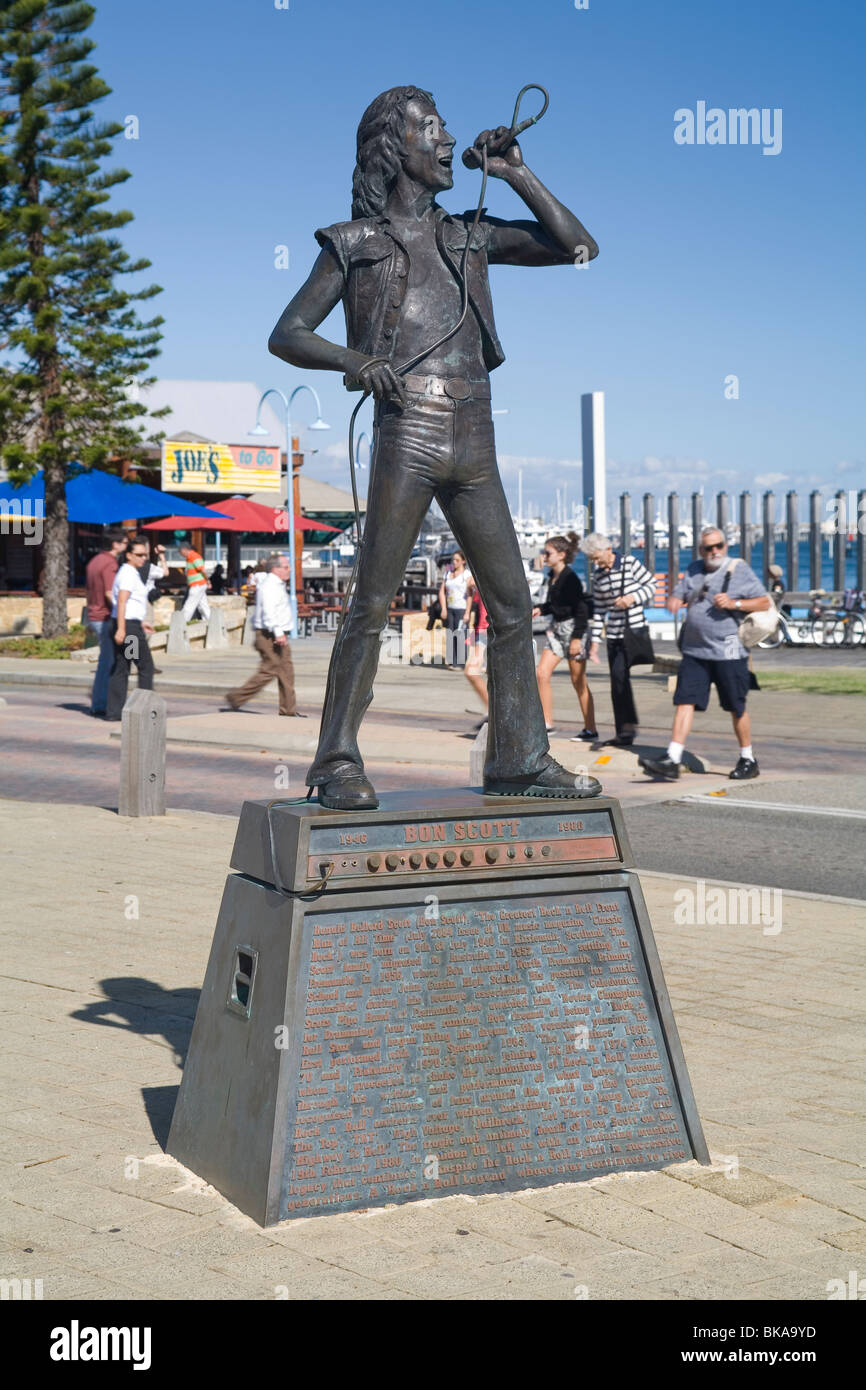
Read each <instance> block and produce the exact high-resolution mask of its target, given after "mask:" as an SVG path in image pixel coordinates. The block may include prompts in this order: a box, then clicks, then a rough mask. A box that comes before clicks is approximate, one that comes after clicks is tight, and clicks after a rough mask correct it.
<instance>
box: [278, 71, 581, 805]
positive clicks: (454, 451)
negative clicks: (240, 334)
mask: <svg viewBox="0 0 866 1390" xmlns="http://www.w3.org/2000/svg"><path fill="white" fill-rule="evenodd" d="M454 144H455V141H454V139H453V137H452V136H451V135H450V134H449V133H448V131H447V130H446V129H445V122H444V121H443V119H442V117H441V116H440V115H439V113H438V111H437V110H436V106H435V103H434V101H433V98H432V96H431V95H430V93H429V92H424V91H421V90H420V89H418V88H416V87H394V88H392V89H391V90H390V91H387V92H383V93H382V95H381V96H378V97H377V98H376V100H375V101H374V102H372V103H371V105H370V106H369V107H368V108H367V110H366V111H365V112H364V115H363V118H362V120H361V124H360V125H359V127H358V153H357V164H356V167H355V176H354V181H353V199H352V220H351V221H350V222H339V223H336V224H335V225H333V226H331V227H325V228H323V229H321V230H319V231H317V232H316V239H317V241H318V242H319V245H320V246H321V248H322V250H321V252H320V254H319V257H318V259H317V261H316V263H315V265H314V266H313V269H312V272H311V273H310V276H309V278H308V279H307V281H306V283H305V284H304V285H303V286H302V287H301V289H300V290H299V291H298V293H297V294H296V295H295V297H294V299H293V300H292V301H291V303H290V304H289V305H288V307H287V308H286V310H285V312H284V313H283V315H282V317H281V318H280V320H279V322H278V324H277V326H276V328H275V329H274V331H273V333H272V335H271V339H270V342H269V347H270V350H271V352H273V353H275V354H276V356H277V357H281V358H283V360H284V361H286V362H290V363H292V364H293V365H294V366H296V367H321V368H325V369H329V370H331V371H341V372H343V373H344V374H345V379H346V383H347V385H351V386H357V385H360V386H361V387H362V388H363V389H365V390H367V391H370V392H371V393H372V394H373V396H374V397H375V401H376V406H375V418H374V450H373V460H372V465H371V474H370V488H369V494H368V497H367V515H366V523H365V528H364V535H363V539H362V541H361V552H360V557H359V564H358V576H357V587H356V590H355V595H354V598H353V601H352V603H351V606H350V608H349V612H348V614H347V617H346V621H345V623H344V624H343V627H342V629H341V631H340V634H339V637H338V639H337V649H336V651H335V652H334V655H333V660H332V666H331V683H330V688H329V695H328V698H327V702H326V707H325V711H324V716H323V722H322V732H321V738H320V740H319V747H318V750H317V752H316V757H315V760H314V762H313V765H312V767H311V768H310V770H309V772H308V773H307V779H306V780H307V785H308V786H315V787H317V788H318V798H319V801H320V803H321V804H322V805H323V806H328V807H331V808H333V809H335V810H366V809H373V808H375V807H376V806H377V805H378V802H377V799H376V793H375V791H374V789H373V787H372V786H371V784H370V782H369V781H368V779H367V777H366V776H365V775H364V765H363V761H362V759H361V755H360V753H359V751H358V743H357V735H358V728H359V726H360V723H361V718H362V716H363V714H364V711H365V710H366V708H367V706H368V705H369V703H370V701H371V700H372V698H373V679H374V676H375V673H376V665H377V661H378V656H379V634H380V633H381V631H382V628H383V627H384V626H385V623H386V622H387V618H388V609H389V606H390V603H391V600H392V599H393V597H394V594H395V593H396V591H397V588H398V585H399V584H400V581H401V579H402V577H403V573H404V571H405V568H406V564H407V561H408V560H409V557H410V555H411V553H412V548H413V546H414V544H415V542H416V540H417V538H418V533H419V531H420V529H421V523H422V521H423V519H424V516H425V515H426V513H427V510H428V508H429V507H430V504H431V502H432V500H433V498H434V497H435V498H436V500H437V502H438V503H439V505H440V507H441V508H442V511H443V512H444V514H445V516H446V518H447V520H448V523H449V525H450V527H451V529H452V531H453V532H454V535H455V537H456V538H457V541H458V544H459V545H460V547H461V549H462V550H463V551H464V553H465V555H466V557H467V559H468V561H469V565H470V568H471V570H472V573H473V575H474V577H475V579H476V581H477V583H478V587H479V590H480V592H481V594H482V596H483V598H484V602H485V604H486V606H487V610H488V614H489V621H490V641H489V647H488V671H489V691H490V716H489V726H488V728H489V732H488V744H487V760H486V763H485V768H484V791H485V793H487V794H496V795H503V796H513V795H527V796H547V797H552V796H554V797H586V796H595V795H597V794H598V792H600V791H601V786H600V784H599V783H598V782H597V781H596V780H595V779H594V778H590V777H586V776H578V777H575V776H574V774H572V773H569V772H567V771H566V770H565V769H564V768H562V767H560V765H559V764H558V763H557V762H555V761H554V759H553V758H552V757H551V756H550V752H549V745H548V741H547V734H546V732H545V724H544V715H543V713H542V709H541V703H540V700H539V697H538V688H537V684H536V679H535V662H534V650H533V643H532V619H531V605H530V597H529V589H528V586H527V583H526V577H525V575H524V572H523V566H522V563H521V559H520V552H519V548H518V544H517V538H516V536H515V532H514V526H513V523H512V520H511V514H510V512H509V508H508V503H507V501H506V498H505V493H504V491H503V488H502V482H501V479H500V477H499V471H498V468H497V464H496V448H495V442H494V437H493V421H492V418H491V409H490V378H489V373H490V372H491V371H492V370H493V368H494V367H498V366H499V364H500V363H501V362H502V361H503V360H504V354H503V351H502V348H501V346H500V343H499V339H498V337H497V334H496V326H495V323H494V320H493V305H492V301H491V296H490V285H489V282H488V278H487V267H488V264H494V265H526V266H547V265H572V264H573V263H574V261H575V259H576V258H577V257H579V258H580V259H581V260H590V259H592V258H593V257H594V256H596V255H597V254H598V247H597V246H596V243H595V242H594V241H593V239H592V237H591V236H590V235H589V233H588V232H587V231H586V230H585V229H584V227H583V226H582V225H581V223H580V222H579V221H578V219H577V218H576V217H575V216H574V214H573V213H572V212H569V210H568V208H566V207H564V206H563V204H562V203H560V202H558V200H557V199H556V198H554V196H553V194H552V193H550V192H549V191H548V190H547V189H546V188H545V187H544V185H543V184H542V183H541V181H540V180H539V179H538V178H536V176H535V174H533V173H532V172H531V171H530V170H529V169H528V168H527V167H526V165H525V164H524V162H523V157H522V155H521V152H520V148H519V146H518V145H517V143H516V141H515V140H514V138H513V136H512V133H511V132H510V131H508V130H506V129H505V128H504V127H499V128H498V129H497V130H495V131H492V132H491V131H483V132H482V133H481V134H480V135H479V136H478V139H477V140H476V142H475V146H474V148H475V149H476V150H477V151H479V152H480V151H481V149H482V147H483V146H485V145H486V148H487V155H488V172H489V173H490V174H491V175H493V177H495V178H501V179H504V180H505V182H506V183H508V184H510V186H511V187H512V188H513V189H514V190H515V192H516V193H518V194H519V195H520V197H521V198H522V199H523V201H524V202H525V203H526V205H527V207H528V208H529V211H530V213H531V214H532V217H531V218H529V219H527V220H525V221H515V222H506V221H503V220H501V219H500V218H498V217H489V216H487V215H486V214H484V215H483V216H482V217H481V219H480V221H479V223H478V226H477V229H476V231H475V233H474V236H473V238H472V242H471V245H470V247H469V249H468V253H467V255H466V281H467V289H468V298H469V311H468V313H467V314H466V317H465V319H464V321H463V323H462V326H461V327H460V328H459V330H458V331H457V332H456V333H454V334H453V335H451V336H448V337H447V341H445V342H444V343H443V344H442V346H441V347H439V348H434V350H433V351H426V349H429V347H430V346H431V345H433V344H435V343H436V342H438V340H440V339H441V338H443V337H445V336H446V335H448V333H449V329H450V328H452V326H453V325H454V324H455V323H456V322H457V321H458V319H459V317H460V312H461V307H462V282H461V277H460V266H461V258H462V256H463V253H464V249H465V247H466V240H467V237H468V236H469V234H470V231H471V228H472V224H473V213H471V212H469V213H463V214H461V215H458V216H451V215H449V214H448V213H447V212H445V211H444V210H443V209H442V208H441V207H440V206H439V205H438V204H437V202H436V195H437V193H439V192H441V191H442V190H444V189H448V188H451V187H452V186H453V178H452V172H451V165H452V154H453V149H454ZM340 300H342V301H343V308H344V310H345V315H346V334H347V340H348V342H347V346H346V347H340V346H339V345H338V344H336V343H332V342H329V341H328V340H327V339H325V338H322V337H320V336H319V335H318V334H317V333H316V329H317V327H318V326H319V324H320V323H321V322H322V321H323V319H325V318H326V317H327V315H328V314H329V313H330V312H331V310H332V309H333V308H334V307H335V305H337V304H338V303H339V302H340ZM419 356H420V360H417V361H416V359H419ZM400 364H410V366H411V370H409V371H408V372H405V373H404V374H401V371H400Z"/></svg>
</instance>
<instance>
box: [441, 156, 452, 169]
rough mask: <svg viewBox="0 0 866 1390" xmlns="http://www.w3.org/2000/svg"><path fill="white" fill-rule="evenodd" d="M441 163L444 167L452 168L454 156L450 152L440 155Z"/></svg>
mask: <svg viewBox="0 0 866 1390" xmlns="http://www.w3.org/2000/svg"><path fill="white" fill-rule="evenodd" d="M439 163H440V164H441V165H442V167H443V169H450V168H451V166H452V165H453V163H454V156H453V155H450V154H443V155H440V156H439Z"/></svg>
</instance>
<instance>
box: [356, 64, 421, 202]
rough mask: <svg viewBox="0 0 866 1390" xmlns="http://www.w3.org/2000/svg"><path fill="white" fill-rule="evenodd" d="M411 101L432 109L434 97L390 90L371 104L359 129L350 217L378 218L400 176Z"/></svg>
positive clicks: (406, 89) (408, 89)
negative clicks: (419, 99)
mask: <svg viewBox="0 0 866 1390" xmlns="http://www.w3.org/2000/svg"><path fill="white" fill-rule="evenodd" d="M413 97H423V98H424V99H425V101H429V102H430V104H431V106H432V105H433V104H434V103H433V97H432V96H431V95H430V93H429V92H425V91H422V89H421V88H420V87H391V88H389V90H388V91H387V92H382V93H381V95H380V96H377V97H376V99H375V101H371V102H370V105H369V106H368V107H367V109H366V111H365V112H364V114H363V116H362V117H361V123H360V125H359V126H358V147H357V156H356V164H355V173H354V175H353V177H352V217H353V219H354V218H356V217H379V216H380V215H381V214H382V213H383V212H384V211H385V204H386V202H387V201H388V194H389V193H390V192H391V189H392V188H393V187H394V184H395V183H396V181H397V175H398V174H399V172H400V168H401V164H400V156H401V155H402V153H403V148H404V147H403V128H404V122H405V119H406V107H407V105H408V103H409V102H410V101H412V99H413Z"/></svg>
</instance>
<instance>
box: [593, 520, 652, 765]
mask: <svg viewBox="0 0 866 1390" xmlns="http://www.w3.org/2000/svg"><path fill="white" fill-rule="evenodd" d="M580 548H581V550H582V551H583V553H584V555H586V556H587V558H588V559H589V560H590V561H591V563H592V566H593V571H592V601H593V604H594V611H593V616H592V619H591V621H590V648H589V659H590V661H593V662H597V661H598V660H599V655H598V646H599V642H600V641H601V638H602V635H603V634H606V640H607V663H608V667H609V669H610V694H611V699H612V701H613V718H614V724H615V726H616V737H615V738H609V739H606V740H605V742H606V743H608V744H612V745H613V747H614V748H630V747H631V745H632V744H633V743H634V738H635V734H636V733H637V726H638V717H637V708H636V706H635V702H634V692H633V691H632V688H631V676H630V674H629V672H630V667H631V665H632V664H633V660H634V658H633V657H632V656H630V655H629V652H628V651H627V649H626V648H627V645H628V644H630V643H633V642H635V641H638V642H641V643H642V644H647V645H648V644H649V629H648V627H647V621H646V617H645V616H644V611H643V610H644V604H646V603H649V601H650V599H651V598H652V597H653V595H654V593H655V580H654V579H653V576H652V575H651V574H650V572H649V570H648V569H645V568H644V566H643V565H642V564H641V563H640V561H639V560H636V559H635V557H634V556H633V555H630V554H624V555H623V554H622V553H621V552H620V551H618V550H614V548H613V546H612V545H611V543H610V541H609V540H608V538H607V536H603V535H601V534H600V533H599V532H598V531H591V532H590V534H589V535H588V536H585V537H584V539H583V540H582V541H581V543H580ZM629 634H631V636H629Z"/></svg>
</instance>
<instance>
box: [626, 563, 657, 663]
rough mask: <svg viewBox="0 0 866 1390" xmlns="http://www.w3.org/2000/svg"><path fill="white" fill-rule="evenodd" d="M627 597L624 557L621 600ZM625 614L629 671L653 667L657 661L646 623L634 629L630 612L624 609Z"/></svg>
mask: <svg viewBox="0 0 866 1390" xmlns="http://www.w3.org/2000/svg"><path fill="white" fill-rule="evenodd" d="M624 596H625V556H623V557H622V585H621V587H620V598H623V597H624ZM623 612H624V614H625V632H624V633H623V639H622V641H623V647H624V648H625V659H626V663H627V665H628V668H629V670H631V668H632V666H652V664H653V662H654V661H655V659H656V654H655V652H654V651H653V644H652V638H651V637H650V631H649V628H648V627H647V625H646V623H642V624H641V625H640V627H632V625H631V622H630V620H629V616H628V614H629V610H628V609H627V608H625V609H623Z"/></svg>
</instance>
